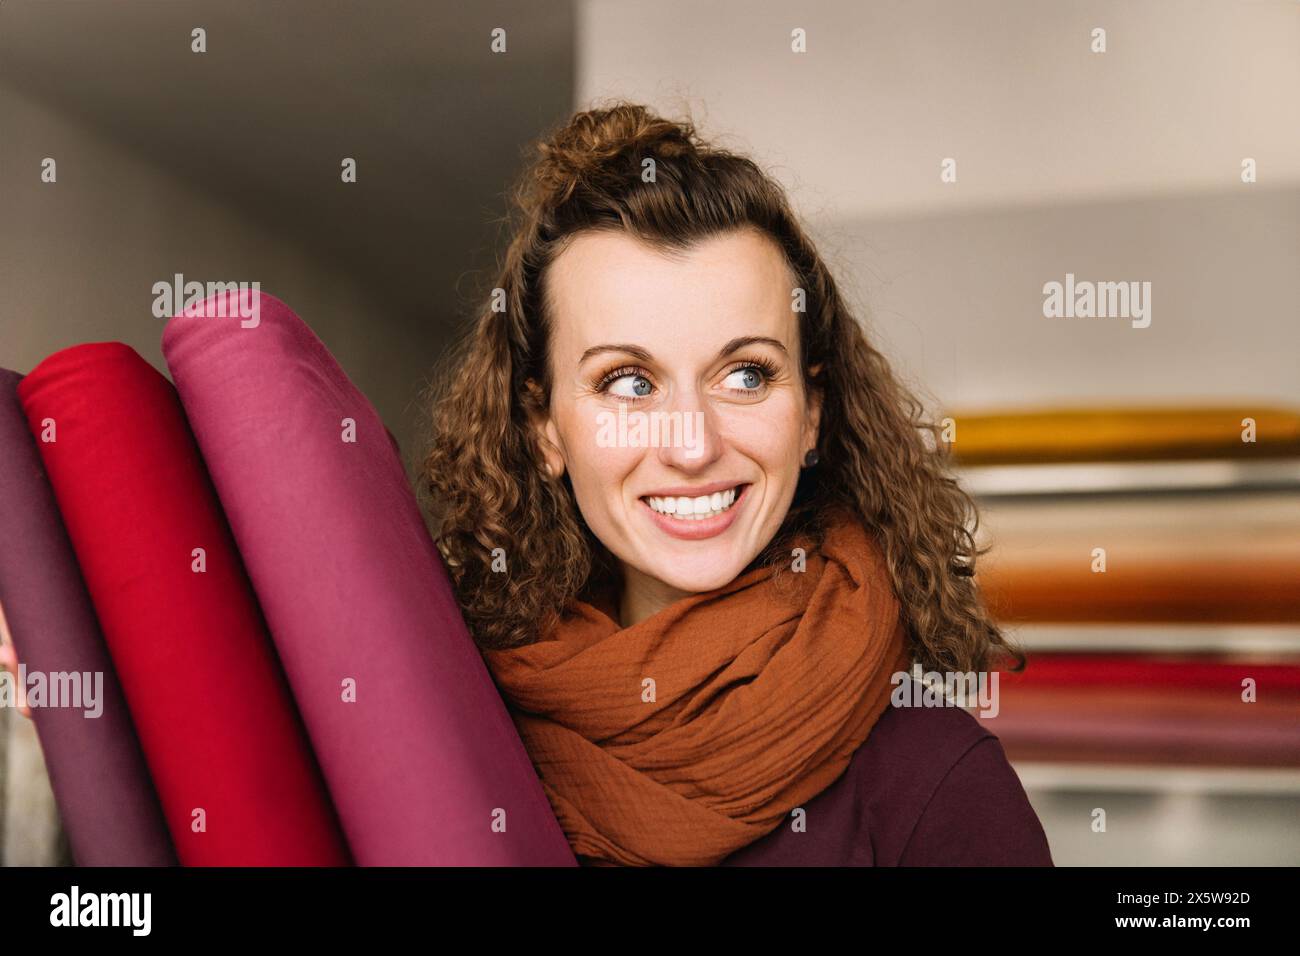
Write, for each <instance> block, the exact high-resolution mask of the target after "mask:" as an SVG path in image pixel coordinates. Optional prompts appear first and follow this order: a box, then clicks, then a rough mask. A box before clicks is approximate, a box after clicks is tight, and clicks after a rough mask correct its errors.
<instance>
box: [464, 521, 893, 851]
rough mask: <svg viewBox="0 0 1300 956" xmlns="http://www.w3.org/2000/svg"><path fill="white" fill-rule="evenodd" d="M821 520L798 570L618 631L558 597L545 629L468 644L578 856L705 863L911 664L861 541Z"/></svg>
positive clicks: (878, 554) (754, 579)
mask: <svg viewBox="0 0 1300 956" xmlns="http://www.w3.org/2000/svg"><path fill="white" fill-rule="evenodd" d="M826 524H827V533H826V535H825V540H824V543H823V545H822V547H821V548H820V549H813V548H809V549H807V551H806V567H805V568H804V569H803V570H790V571H788V572H787V569H782V571H781V572H780V573H779V574H776V575H774V574H773V573H772V571H771V570H770V569H767V568H755V569H752V570H749V571H747V572H745V573H743V574H741V575H740V576H738V577H737V578H736V579H735V580H734V581H732V582H731V583H730V584H728V585H726V586H724V587H722V588H719V589H717V590H714V591H709V592H704V593H701V594H695V595H691V596H689V597H687V598H683V599H682V600H680V601H677V602H676V603H674V604H672V605H670V606H669V607H667V608H664V609H663V610H661V611H659V612H658V613H656V614H655V615H653V616H651V617H649V618H647V619H646V620H644V621H641V622H639V623H637V624H635V625H633V626H631V627H626V628H624V627H620V626H619V624H618V622H617V620H615V619H614V617H612V616H611V615H610V613H607V612H606V611H604V610H601V609H599V608H597V607H596V606H594V605H593V604H590V603H587V602H585V601H581V600H579V601H575V602H573V604H572V606H571V609H570V610H571V613H568V614H566V615H565V616H564V617H563V618H562V620H561V621H560V623H559V624H558V625H557V626H556V627H555V628H554V629H553V630H552V631H551V633H550V634H549V635H548V636H547V637H546V638H545V639H543V640H540V641H538V642H537V643H534V644H530V645H527V646H525V647H521V648H516V649H511V650H491V651H486V652H485V653H484V657H485V659H486V660H487V662H488V666H489V668H490V669H491V671H492V674H493V677H494V678H495V680H496V681H497V685H498V687H499V688H500V689H501V691H502V693H503V695H504V696H505V698H506V700H507V703H508V706H509V707H510V711H511V716H512V717H513V718H514V720H515V723H516V726H517V727H518V728H519V731H520V733H521V735H522V736H523V739H524V744H525V746H526V747H527V749H528V752H529V755H530V756H531V758H532V760H533V762H534V765H535V766H536V767H537V770H538V773H539V774H540V776H541V778H542V783H543V786H544V787H545V790H546V794H547V797H548V798H549V799H550V801H551V805H552V807H553V808H554V810H555V813H556V816H557V817H558V818H559V820H560V825H561V826H562V827H563V829H564V831H565V834H566V835H567V836H568V838H569V843H570V845H571V846H572V847H573V850H574V853H575V854H576V855H577V856H578V858H579V860H580V861H581V862H583V863H585V864H588V865H620V864H621V865H668V866H709V865H715V864H717V863H719V862H720V861H721V860H723V859H724V858H726V857H727V856H728V855H729V854H731V853H732V852H734V851H736V850H738V849H740V848H741V847H743V846H746V845H748V844H749V843H752V842H753V841H755V840H757V839H758V838H760V837H762V836H764V835H766V834H767V833H770V832H771V831H772V830H774V829H775V828H776V827H778V826H780V825H781V824H782V822H783V821H785V820H786V819H787V818H788V817H789V815H790V813H791V811H792V810H793V809H795V808H797V807H799V806H800V805H801V804H802V803H803V802H804V801H805V800H808V799H809V798H811V797H813V796H815V795H816V794H818V793H820V792H821V791H822V790H824V789H825V788H826V787H827V786H829V785H830V784H831V783H833V782H834V781H835V780H836V779H837V778H838V777H839V776H840V775H842V774H843V772H844V771H845V769H846V768H847V766H848V763H849V760H850V759H851V758H852V756H853V753H854V752H855V751H856V750H857V748H858V747H859V745H861V744H862V742H863V741H864V740H865V739H866V738H867V735H868V734H869V733H870V731H871V728H872V726H873V725H874V723H875V722H876V720H877V718H879V717H880V715H881V714H882V713H883V712H884V710H885V708H886V707H887V706H888V703H889V693H890V690H891V688H892V684H891V677H892V675H893V674H894V673H896V672H898V671H905V670H907V669H908V668H909V666H910V661H911V657H910V653H909V651H908V649H907V642H906V636H905V629H904V626H903V623H902V619H901V608H900V605H899V602H898V599H897V597H896V595H895V593H894V590H893V587H892V585H891V582H890V577H889V572H888V568H887V566H886V563H885V558H884V555H883V552H882V551H881V549H880V547H879V545H878V544H877V542H876V541H875V539H874V537H873V536H872V535H871V534H870V533H869V532H868V531H867V529H866V528H865V527H863V525H862V524H861V523H860V522H859V521H857V520H856V519H854V518H852V517H851V516H849V515H848V514H847V513H846V512H835V513H834V515H833V516H832V517H831V519H830V520H828V521H827V522H826Z"/></svg>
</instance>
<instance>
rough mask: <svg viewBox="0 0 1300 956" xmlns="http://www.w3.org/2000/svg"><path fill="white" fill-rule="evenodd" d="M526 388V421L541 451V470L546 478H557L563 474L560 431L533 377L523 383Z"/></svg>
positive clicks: (540, 388)
mask: <svg viewBox="0 0 1300 956" xmlns="http://www.w3.org/2000/svg"><path fill="white" fill-rule="evenodd" d="M524 387H525V388H527V389H528V397H527V401H526V407H527V409H528V421H529V424H530V425H531V426H532V429H533V437H534V440H535V441H536V442H537V447H538V450H539V451H541V453H542V470H543V471H544V472H545V473H546V476H547V477H548V478H559V477H560V476H561V475H563V474H564V454H563V453H562V452H561V451H560V432H559V429H558V428H556V427H555V419H553V418H552V417H551V414H550V409H549V407H548V403H547V402H546V397H545V395H544V393H543V391H542V387H541V386H540V385H538V384H537V382H535V381H534V380H533V379H531V378H530V379H528V381H527V382H526V383H525V385H524Z"/></svg>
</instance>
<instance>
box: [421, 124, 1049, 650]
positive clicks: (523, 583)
mask: <svg viewBox="0 0 1300 956" xmlns="http://www.w3.org/2000/svg"><path fill="white" fill-rule="evenodd" d="M535 150H536V155H535V156H533V157H532V160H531V162H530V163H529V164H528V165H527V168H526V169H525V171H524V173H523V175H522V176H521V178H520V179H519V181H518V183H517V184H516V185H515V188H514V190H513V197H512V198H513V202H512V206H511V210H510V215H509V216H508V217H507V218H506V219H505V220H503V221H504V222H505V223H506V225H507V227H508V228H509V230H510V233H511V238H510V241H509V245H508V248H507V250H506V253H505V257H504V261H503V262H502V263H501V265H500V268H499V272H498V274H497V276H496V281H495V282H494V283H493V288H492V290H491V292H490V293H489V295H488V297H487V298H488V300H489V301H488V302H487V303H486V304H485V305H484V306H483V309H482V311H481V312H480V314H479V315H478V317H477V319H476V320H475V321H474V323H473V325H472V327H471V328H470V329H469V334H468V335H466V336H464V337H463V338H461V340H460V341H459V342H458V343H457V345H456V346H455V347H454V348H453V349H452V350H451V351H450V352H448V354H447V355H446V356H444V359H443V362H442V363H440V366H439V368H438V370H436V372H435V376H434V378H433V382H432V385H431V387H430V392H429V396H428V400H429V408H430V410H431V430H432V441H431V444H430V447H429V451H428V454H427V457H426V459H425V462H424V471H423V476H422V485H423V487H422V490H423V491H424V492H425V493H426V496H427V498H428V501H427V504H428V506H429V508H430V511H431V519H432V527H433V530H434V533H435V535H436V537H437V538H438V546H439V549H440V550H441V552H442V554H443V557H444V559H445V560H446V563H447V565H448V569H449V571H450V573H451V577H452V581H453V584H454V587H455V591H456V594H457V597H458V600H459V602H460V605H461V608H462V609H463V611H464V614H465V619H466V622H467V624H468V626H469V628H470V630H471V632H472V633H473V635H474V638H475V640H476V642H477V643H478V644H479V646H480V647H482V648H506V647H517V646H520V645H523V644H528V643H531V642H533V641H536V640H538V639H540V638H541V637H542V636H543V635H544V634H545V633H546V631H547V629H548V628H549V627H550V625H551V624H552V623H553V622H554V621H555V620H556V619H557V617H558V616H560V615H562V614H563V612H564V609H565V606H566V605H567V603H568V602H569V601H570V600H571V599H572V598H574V597H575V596H578V595H581V594H583V593H584V592H585V591H586V590H587V589H589V588H594V587H599V586H602V585H605V586H608V584H609V583H610V582H611V581H613V580H614V576H615V574H616V563H615V561H614V559H613V556H612V555H610V554H609V552H608V551H607V550H606V549H605V547H604V546H603V545H602V544H601V543H600V541H599V540H597V539H596V537H595V536H594V535H593V534H592V533H591V531H590V529H589V528H588V527H587V526H586V523H585V522H584V521H583V519H582V515H581V513H580V511H579V509H578V507H577V504H576V501H575V499H574V496H573V492H572V487H571V485H570V484H569V480H568V477H567V474H566V475H565V476H564V477H562V478H558V479H556V478H552V477H550V476H549V475H548V474H547V473H546V471H545V469H544V466H543V458H542V453H541V449H540V446H539V445H538V436H537V434H536V432H535V430H534V429H533V427H532V425H531V422H532V421H533V420H534V419H535V416H536V415H537V414H538V413H539V412H541V411H542V410H543V409H545V407H546V405H547V403H548V401H549V395H550V388H551V379H550V370H549V363H548V353H547V349H548V343H549V338H550V336H549V329H550V322H551V317H550V316H549V315H548V313H547V309H546V308H545V303H546V296H545V290H544V284H545V279H546V271H547V266H548V265H549V264H550V263H551V262H553V261H554V260H555V258H556V257H557V256H558V255H559V253H560V252H561V251H562V250H563V249H564V248H565V247H566V244H567V243H568V242H570V241H571V240H572V239H573V238H574V237H575V236H576V235H577V234H578V233H580V232H583V231H587V230H623V231H626V232H627V233H629V234H631V235H633V236H636V237H637V238H639V239H641V240H643V241H645V242H647V243H650V244H651V245H653V246H655V247H656V248H659V249H665V250H667V249H679V250H680V249H686V248H688V247H690V246H691V245H692V244H693V243H695V242H697V241H699V240H702V239H705V238H707V237H711V236H716V235H718V234H720V233H724V232H727V231H730V230H734V229H739V228H745V227H752V228H757V229H759V230H762V231H763V232H764V233H766V234H767V235H768V236H770V237H771V238H772V239H774V240H775V241H776V243H777V244H778V245H779V246H780V248H781V250H782V251H783V253H784V255H785V258H786V260H787V263H788V265H789V266H790V269H791V271H792V272H793V274H794V276H795V277H796V279H797V283H796V284H797V287H799V288H802V289H803V290H804V292H805V295H806V308H805V310H804V311H803V312H802V313H801V314H800V319H799V335H800V342H801V348H800V350H801V353H802V356H803V369H802V371H803V377H804V381H805V384H806V385H807V386H808V387H809V388H816V389H819V390H820V391H821V393H822V396H823V405H822V418H821V428H820V435H819V438H818V446H817V447H818V455H819V458H820V463H819V464H818V465H816V466H815V467H812V468H808V469H805V470H804V471H803V473H802V475H801V477H800V480H799V485H798V487H797V489H796V492H795V497H794V501H793V502H792V504H791V507H790V510H789V513H788V514H787V516H786V518H785V521H784V523H783V524H782V526H781V529H780V530H779V531H778V533H777V534H776V535H775V536H774V538H773V541H772V542H771V544H770V545H769V546H768V547H767V548H765V549H764V551H763V553H762V554H760V555H759V556H758V557H757V558H756V559H755V561H754V562H753V563H751V565H750V567H751V568H752V567H754V566H756V565H758V564H760V563H762V564H767V565H769V566H771V567H772V568H773V571H774V573H775V572H776V571H777V570H778V569H779V566H780V564H782V563H784V562H785V561H786V556H787V555H788V553H789V552H788V551H787V550H786V545H787V544H789V542H790V541H791V540H793V538H794V536H796V535H805V534H810V535H812V537H813V540H814V541H817V540H819V539H820V535H821V533H822V522H821V519H822V518H824V517H825V516H826V515H827V514H829V513H830V511H831V508H832V507H833V506H836V505H840V506H848V507H849V508H850V509H851V511H852V512H853V513H855V514H856V515H858V516H860V518H861V519H862V520H863V521H864V522H865V523H866V525H867V526H868V527H869V528H871V529H873V530H874V531H875V533H876V535H877V537H878V540H880V541H881V543H882V546H883V550H884V553H885V555H886V557H887V559H888V563H889V567H890V573H891V576H892V579H893V583H894V587H895V591H896V593H897V595H898V597H899V599H900V602H901V604H902V608H903V615H904V620H905V622H906V626H907V631H908V635H909V641H910V643H911V648H912V650H913V655H914V658H915V659H916V660H917V661H918V662H919V663H920V664H921V666H922V667H923V668H925V669H926V670H939V671H958V672H967V671H972V670H984V669H986V668H987V667H988V665H989V663H990V661H989V657H990V654H991V652H992V651H994V649H995V648H996V649H1000V651H1001V652H1004V653H1007V654H1009V655H1010V656H1011V657H1013V658H1014V659H1015V661H1016V666H1015V667H1014V668H1012V669H1013V670H1020V669H1023V667H1024V655H1023V652H1021V651H1020V650H1019V648H1017V647H1015V646H1014V645H1013V644H1011V643H1010V642H1009V641H1008V640H1007V639H1006V637H1005V636H1004V635H1003V634H1002V632H1001V631H1000V630H999V628H998V627H997V625H996V624H995V623H994V621H993V619H992V618H991V616H990V614H989V612H988V610H987V609H986V608H985V606H984V602H983V600H982V598H981V594H980V592H979V588H978V586H977V583H976V581H975V579H974V572H975V559H976V557H977V556H978V555H980V554H982V553H983V551H978V550H977V549H976V544H975V537H974V533H975V531H976V529H977V528H978V521H979V518H978V514H977V511H976V507H975V503H974V501H973V500H972V499H971V498H970V496H969V495H967V493H966V492H965V491H963V490H962V489H961V488H960V487H959V486H958V483H957V481H956V480H955V479H954V478H953V477H951V475H950V474H949V463H950V457H949V456H950V451H949V448H948V445H947V443H946V442H944V441H943V440H942V436H941V426H940V425H939V424H936V423H934V422H931V421H927V420H925V419H924V418H923V415H924V408H923V406H922V404H921V402H920V401H918V400H917V399H916V398H915V397H914V396H913V395H912V394H911V393H910V392H909V391H908V390H907V389H906V388H904V387H903V385H902V384H901V383H900V381H899V380H898V379H897V378H896V377H895V375H894V373H893V371H892V370H891V369H890V366H889V363H888V362H887V361H886V360H885V358H884V356H883V355H881V353H880V352H878V351H877V350H876V349H874V348H872V346H871V345H870V343H868V341H867V338H866V335H865V333H864V331H863V329H862V327H861V326H860V325H859V324H858V322H857V321H856V320H855V319H854V317H853V315H852V314H851V313H850V311H849V309H848V307H847V306H846V304H845V303H844V301H843V300H842V299H841V298H840V293H839V291H838V289H837V287H836V283H835V280H834V279H833V278H832V276H831V274H830V271H829V270H828V269H827V267H826V265H825V264H824V262H823V261H822V259H821V258H820V257H819V255H818V254H817V251H816V250H815V249H814V248H813V245H812V243H811V242H810V240H809V238H808V237H807V235H806V234H805V233H804V230H803V229H802V227H801V226H800V224H799V222H798V221H797V219H796V217H795V216H794V214H793V213H792V211H791V209H790V207H789V204H788V202H787V200H786V198H785V195H784V193H783V192H782V190H781V187H780V186H779V185H778V184H777V183H776V182H775V181H774V180H773V179H772V178H770V177H769V176H768V175H767V174H766V173H765V172H763V171H762V170H761V169H760V168H759V167H758V166H757V165H756V164H755V163H754V162H753V161H752V160H750V159H748V158H746V157H744V156H741V155H737V154H736V153H733V152H730V151H727V150H723V149H719V148H716V147H713V146H710V145H708V144H706V143H705V142H703V141H701V139H700V138H699V137H698V135H697V133H696V129H695V125H694V124H693V123H692V122H691V121H690V120H689V119H688V120H685V121H670V120H667V119H663V118H661V117H660V116H657V115H655V114H654V113H652V112H651V111H650V110H648V109H647V108H645V107H643V106H639V105H635V104H631V103H626V102H615V103H613V104H612V105H609V106H607V107H605V108H600V109H591V110H588V111H585V112H580V113H577V114H576V115H574V116H573V117H572V118H571V119H570V120H569V121H568V122H567V123H565V124H564V125H562V126H561V127H560V128H558V129H556V130H554V131H552V132H551V133H550V135H549V136H547V137H544V138H542V139H541V140H540V141H538V142H537V143H536V144H535ZM647 158H650V159H653V160H654V162H655V168H656V175H655V177H653V181H652V182H644V181H643V180H642V163H643V161H644V160H645V159H647ZM926 433H928V435H927V434H926ZM498 548H501V549H503V551H504V554H505V555H507V556H508V573H505V574H502V573H494V572H493V567H492V565H493V557H494V549H498ZM497 556H498V557H500V556H501V553H500V552H498V553H497ZM747 570H748V569H747Z"/></svg>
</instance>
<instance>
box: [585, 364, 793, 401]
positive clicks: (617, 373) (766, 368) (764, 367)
mask: <svg viewBox="0 0 1300 956" xmlns="http://www.w3.org/2000/svg"><path fill="white" fill-rule="evenodd" d="M747 368H752V369H757V370H758V371H759V372H761V373H762V374H763V385H766V384H767V383H769V382H770V381H771V380H772V379H773V378H775V377H776V374H777V371H778V369H777V367H776V364H775V363H773V362H772V361H771V360H770V359H766V358H757V359H746V360H745V361H742V362H737V363H736V364H735V365H733V366H732V367H731V368H729V369H727V375H732V374H733V373H735V372H740V371H744V370H745V369H747ZM625 375H638V376H640V377H641V378H644V379H649V378H650V376H649V375H647V374H646V372H645V369H643V368H641V367H639V366H636V365H623V366H620V367H619V368H616V369H611V370H610V371H608V372H606V373H605V374H604V375H603V376H602V377H601V379H600V381H599V382H597V383H596V391H597V392H604V391H605V390H606V389H607V388H609V386H610V384H611V383H613V382H616V381H618V380H619V379H620V378H623V377H624V376H625ZM762 387H763V386H762V385H760V386H759V388H762ZM759 388H752V389H751V388H733V389H728V391H732V392H740V393H742V394H745V395H753V394H756V393H757V392H758V390H759ZM614 397H615V398H617V399H618V400H619V401H622V402H637V401H640V400H641V398H649V396H648V395H643V396H641V398H630V397H628V396H626V395H615V396H614Z"/></svg>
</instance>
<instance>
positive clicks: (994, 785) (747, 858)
mask: <svg viewBox="0 0 1300 956" xmlns="http://www.w3.org/2000/svg"><path fill="white" fill-rule="evenodd" d="M804 810H805V811H806V818H805V820H804V824H805V829H804V832H797V831H795V830H794V829H793V828H792V824H793V819H792V820H790V821H787V822H783V823H782V824H781V825H780V826H779V827H777V828H776V829H775V830H773V831H772V832H771V833H769V834H767V835H766V836H764V837H762V838H761V839H759V840H758V841H757V842H755V843H752V844H750V845H749V846H747V847H744V848H742V849H740V850H738V851H736V852H735V853H733V854H732V855H731V856H729V857H727V859H725V860H723V861H722V866H1053V865H1054V864H1053V863H1052V855H1051V851H1050V850H1049V848H1048V845H1047V836H1046V834H1044V832H1043V827H1042V824H1041V823H1039V820H1038V815H1037V814H1035V813H1034V810H1033V807H1031V806H1030V804H1029V799H1028V798H1027V797H1026V796H1025V790H1024V787H1022V786H1021V784H1020V778H1019V777H1017V776H1016V772H1015V770H1013V769H1012V767H1011V764H1009V763H1008V762H1007V757H1006V754H1005V753H1004V752H1003V750H1002V744H1001V742H1000V741H999V740H998V738H997V737H996V736H995V735H994V734H993V733H991V732H990V731H989V730H987V729H986V728H985V726H984V725H983V724H981V723H980V722H979V721H978V720H977V719H976V718H975V717H974V716H973V715H971V714H970V713H968V712H967V711H965V710H963V709H962V708H960V707H893V706H891V707H889V708H887V709H886V710H885V712H884V713H883V714H882V715H881V716H880V719H879V720H878V721H877V722H876V725H875V726H874V727H873V728H872V730H871V734H870V736H868V737H867V739H866V741H865V742H864V743H863V744H862V746H860V747H859V748H858V749H857V752H856V753H855V754H854V755H853V759H852V760H851V761H850V763H849V766H848V769H847V770H846V771H845V772H844V773H843V774H842V775H841V776H840V778H839V779H838V780H836V781H835V782H834V783H833V784H831V785H830V786H829V787H827V788H826V789H825V790H823V791H822V792H821V793H819V794H817V796H815V797H813V798H812V799H811V800H808V801H806V803H805V804H804Z"/></svg>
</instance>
